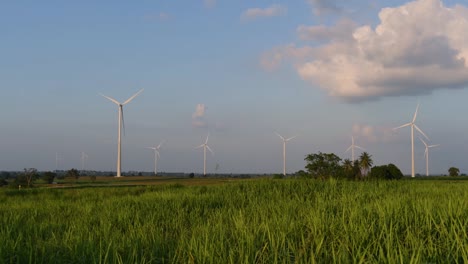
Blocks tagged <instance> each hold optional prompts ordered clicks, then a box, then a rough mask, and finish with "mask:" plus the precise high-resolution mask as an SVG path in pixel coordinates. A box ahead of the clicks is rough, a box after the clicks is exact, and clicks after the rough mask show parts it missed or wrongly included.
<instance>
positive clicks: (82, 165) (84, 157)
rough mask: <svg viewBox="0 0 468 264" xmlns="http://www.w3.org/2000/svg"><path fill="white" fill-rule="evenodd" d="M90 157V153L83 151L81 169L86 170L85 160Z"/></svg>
mask: <svg viewBox="0 0 468 264" xmlns="http://www.w3.org/2000/svg"><path fill="white" fill-rule="evenodd" d="M87 159H88V155H86V153H84V152H81V171H84V165H85V161H86V160H87Z"/></svg>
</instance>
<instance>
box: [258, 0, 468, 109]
mask: <svg viewBox="0 0 468 264" xmlns="http://www.w3.org/2000/svg"><path fill="white" fill-rule="evenodd" d="M379 18H380V23H379V24H378V25H377V26H376V27H375V28H372V27H371V26H369V25H363V26H359V27H356V26H353V25H352V23H349V22H341V23H337V24H336V25H334V26H331V27H325V26H315V27H314V26H313V27H306V26H300V27H299V28H298V34H299V37H300V38H302V39H304V40H312V41H326V43H324V44H322V45H318V46H317V45H315V46H306V47H308V52H307V56H308V58H306V59H304V58H299V60H297V58H295V57H294V55H295V54H297V53H301V51H303V50H304V49H305V47H295V46H294V45H293V46H291V45H289V48H285V47H280V48H275V49H274V50H275V51H276V53H277V54H274V53H271V52H270V55H273V59H272V60H271V61H272V63H271V64H274V63H273V62H277V63H279V62H281V61H283V60H284V59H285V58H288V59H292V60H293V61H294V66H295V68H296V69H297V72H298V74H299V76H300V77H301V78H302V79H303V80H305V81H308V82H310V83H312V84H313V85H314V86H317V85H318V86H319V87H320V88H322V89H323V90H325V91H326V92H327V93H328V94H329V95H330V96H335V97H340V98H342V99H344V100H346V101H352V102H353V101H354V102H356V101H365V100H373V99H374V100H375V99H378V98H381V97H384V96H401V95H421V94H428V93H431V92H432V91H434V90H436V89H444V88H460V87H465V86H467V85H468V35H467V34H466V32H468V8H466V7H464V6H461V5H457V6H454V7H450V8H449V7H445V6H444V5H443V3H442V2H441V1H440V0H417V1H414V2H409V3H407V4H404V5H402V6H399V7H395V8H383V9H382V10H381V11H380V13H379ZM347 28H348V29H349V28H352V30H350V31H346V29H347ZM291 54H292V55H291ZM311 56H312V58H311ZM262 65H263V64H262ZM265 65H267V64H266V63H265ZM265 65H264V66H265ZM265 67H266V66H265Z"/></svg>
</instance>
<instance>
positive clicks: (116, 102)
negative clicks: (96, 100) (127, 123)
mask: <svg viewBox="0 0 468 264" xmlns="http://www.w3.org/2000/svg"><path fill="white" fill-rule="evenodd" d="M99 95H101V96H102V97H104V98H107V99H109V100H110V101H112V102H113V103H115V104H117V105H120V103H119V102H118V101H117V100H115V99H114V98H112V97H109V96H105V95H103V94H101V93H100V94H99Z"/></svg>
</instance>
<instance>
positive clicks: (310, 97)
mask: <svg viewBox="0 0 468 264" xmlns="http://www.w3.org/2000/svg"><path fill="white" fill-rule="evenodd" d="M0 7H1V8H0V23H1V24H2V25H3V26H2V27H0V34H1V36H2V41H1V42H0V50H1V59H0V80H1V87H2V88H1V91H2V98H3V100H2V104H1V106H0V109H1V111H0V122H1V130H0V170H21V169H23V168H25V167H35V168H37V169H39V170H53V169H55V166H56V153H58V154H59V157H60V160H59V169H70V168H73V167H74V168H81V162H80V156H81V152H85V153H86V154H87V155H88V157H89V158H88V160H87V161H86V163H85V168H87V169H95V170H115V163H116V150H117V149H116V143H117V107H116V106H115V105H114V104H112V103H111V102H110V101H108V100H106V99H105V98H103V97H101V96H100V95H99V93H103V94H105V95H107V96H110V97H113V98H115V99H117V100H119V101H124V100H125V99H127V98H128V97H130V96H131V95H132V94H134V93H136V92H137V91H138V90H140V89H142V88H144V89H145V90H144V92H143V93H142V94H141V95H140V96H138V97H137V98H135V100H133V101H132V102H131V103H129V104H128V105H126V106H125V107H124V113H125V124H126V133H125V136H124V137H123V161H122V162H123V164H122V169H123V171H128V170H138V171H151V170H152V168H153V157H152V152H151V150H149V149H145V147H148V146H154V145H158V144H159V142H160V141H161V140H165V141H166V143H165V144H164V145H163V146H162V147H161V159H160V161H159V164H158V167H159V169H160V170H161V171H168V172H188V173H189V172H202V171H203V156H202V151H201V150H195V149H194V147H195V146H198V145H200V144H201V143H202V142H203V141H204V139H205V137H206V135H207V133H208V132H209V133H210V141H209V145H210V146H211V148H212V149H213V150H214V152H215V154H214V155H213V156H210V155H209V156H208V166H207V167H208V172H210V173H212V172H214V170H215V167H216V164H218V165H219V169H218V172H222V173H276V172H281V171H282V160H281V159H282V156H281V155H282V144H281V141H280V139H279V138H278V137H277V136H276V135H275V134H274V132H275V131H277V132H278V133H280V134H282V135H284V136H285V137H289V136H294V135H298V137H297V138H295V139H294V140H292V141H290V142H289V143H288V145H287V171H288V172H295V171H297V170H300V169H303V168H304V166H305V162H304V157H305V155H307V154H309V153H316V152H318V151H322V152H334V153H336V154H337V155H339V156H340V157H342V158H350V157H351V154H350V153H349V152H348V153H345V152H344V151H345V150H346V149H347V148H348V146H349V145H350V144H351V139H350V137H351V135H354V137H355V138H356V144H358V145H360V146H362V147H364V148H365V149H366V150H367V151H368V152H369V153H370V154H371V155H372V157H373V159H374V162H375V164H376V165H380V164H387V163H394V164H396V165H397V166H398V167H400V168H401V169H402V171H403V172H404V173H405V174H409V173H410V170H411V166H410V165H411V163H410V158H411V152H410V151H411V146H410V131H409V128H404V129H402V130H400V131H398V132H396V133H395V132H393V131H392V130H391V128H393V127H397V126H399V125H402V124H404V123H407V122H410V121H411V118H412V115H413V113H414V111H415V108H416V105H417V104H418V102H419V103H420V104H421V105H420V109H419V110H420V111H419V114H418V119H417V121H416V123H417V125H418V126H419V127H420V128H421V129H422V130H423V131H424V132H425V133H426V134H427V135H428V136H429V138H430V139H431V141H430V142H429V143H430V144H441V146H440V147H438V148H434V149H431V151H430V171H431V173H447V169H448V168H449V167H450V166H456V167H459V168H460V169H461V170H462V172H468V166H467V165H465V162H466V158H465V157H466V155H467V154H468V136H466V133H465V131H466V130H467V126H468V124H467V123H466V118H465V117H464V113H466V112H467V110H468V105H467V104H466V103H465V100H466V98H468V97H467V96H468V91H467V89H465V88H466V87H467V85H468V62H465V61H468V38H466V39H464V37H463V36H464V35H466V34H465V33H466V30H468V9H467V7H468V2H466V1H443V2H441V1H438V0H418V1H413V2H409V1H372V0H371V1H367V0H366V1H364V0H363V1H358V0H355V1H338V0H336V1H322V0H303V1H302V0H301V1H294V2H292V1H226V0H217V1H214V0H211V1H203V0H199V1H195V0H194V1H178V0H177V1H135V2H132V3H130V2H128V1H100V2H99V3H96V1H78V2H77V1H75V2H70V1H40V2H39V1H8V2H6V3H2V4H1V5H0ZM465 58H466V60H465ZM197 105H201V106H199V107H198V111H197ZM416 140H417V141H416V142H415V149H416V151H415V160H416V172H417V173H421V174H424V173H425V159H424V157H423V155H424V146H423V144H422V143H421V142H419V140H418V139H416Z"/></svg>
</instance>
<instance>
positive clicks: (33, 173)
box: [15, 168, 38, 187]
mask: <svg viewBox="0 0 468 264" xmlns="http://www.w3.org/2000/svg"><path fill="white" fill-rule="evenodd" d="M37 178H38V173H37V170H36V169H34V168H29V169H26V168H25V169H24V171H23V172H22V173H20V174H18V175H17V176H16V180H15V186H18V185H22V186H26V187H32V184H33V182H34V180H35V179H37Z"/></svg>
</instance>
